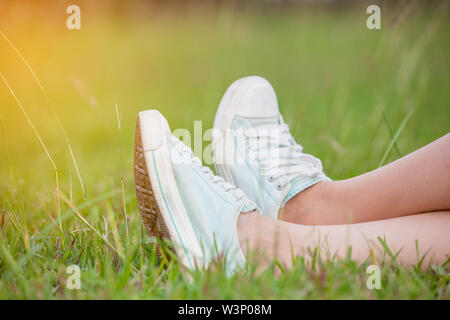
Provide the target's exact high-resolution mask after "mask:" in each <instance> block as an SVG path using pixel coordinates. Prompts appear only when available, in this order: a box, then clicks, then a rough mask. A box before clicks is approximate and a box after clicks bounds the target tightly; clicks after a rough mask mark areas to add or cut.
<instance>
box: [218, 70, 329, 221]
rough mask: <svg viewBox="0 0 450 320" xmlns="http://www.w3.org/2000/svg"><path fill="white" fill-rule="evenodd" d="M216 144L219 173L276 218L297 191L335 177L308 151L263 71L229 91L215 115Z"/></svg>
mask: <svg viewBox="0 0 450 320" xmlns="http://www.w3.org/2000/svg"><path fill="white" fill-rule="evenodd" d="M212 146H213V147H212V150H213V159H214V163H215V168H216V172H217V174H218V175H220V176H222V177H223V178H224V179H225V180H226V181H228V182H230V183H232V184H234V185H236V186H238V187H239V188H240V189H242V190H243V191H244V192H245V194H246V195H247V196H248V197H249V199H251V200H252V201H254V202H255V203H256V204H257V206H258V207H259V208H261V213H262V214H264V215H267V216H269V217H272V218H275V219H277V218H278V212H279V210H280V208H282V207H283V206H284V205H285V204H286V202H287V201H289V200H290V199H291V198H292V197H293V196H295V195H296V194H298V193H300V192H302V191H303V190H305V189H306V188H308V187H311V186H312V185H314V184H316V183H318V182H320V181H326V180H330V179H329V178H328V177H327V176H326V175H325V174H324V172H323V169H322V163H321V161H320V160H319V159H317V158H316V157H314V156H312V155H309V154H306V153H303V147H302V146H301V145H300V144H298V143H297V142H296V141H295V139H294V138H293V136H292V135H291V134H290V132H289V127H288V125H287V124H286V123H285V122H284V121H283V117H282V116H281V114H280V111H279V109H278V102H277V97H276V95H275V91H274V89H273V88H272V86H271V85H270V83H269V82H268V81H267V80H266V79H264V78H261V77H258V76H250V77H245V78H242V79H239V80H237V81H235V82H234V83H233V84H232V85H231V86H230V87H229V88H228V90H227V91H226V93H225V95H224V96H223V98H222V100H221V102H220V105H219V108H218V110H217V113H216V117H215V120H214V130H213V136H212Z"/></svg>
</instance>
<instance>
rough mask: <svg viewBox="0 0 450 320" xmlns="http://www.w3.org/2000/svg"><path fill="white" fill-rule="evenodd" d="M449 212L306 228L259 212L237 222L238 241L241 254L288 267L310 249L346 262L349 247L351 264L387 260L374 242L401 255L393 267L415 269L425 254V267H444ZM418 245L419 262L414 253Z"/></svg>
mask: <svg viewBox="0 0 450 320" xmlns="http://www.w3.org/2000/svg"><path fill="white" fill-rule="evenodd" d="M448 213H449V212H434V213H424V214H418V215H413V216H408V217H401V218H395V219H388V220H383V221H375V222H366V223H359V224H353V225H338V226H304V225H298V224H293V223H288V222H283V221H277V220H273V219H270V218H267V217H264V216H262V215H260V214H257V213H246V214H244V213H243V214H241V215H240V217H239V220H238V236H239V242H240V244H241V248H242V249H243V251H244V253H245V254H247V253H250V252H254V250H256V251H258V252H259V253H263V254H265V255H266V257H267V258H268V259H265V260H266V261H272V260H273V259H274V258H277V259H278V260H279V261H280V262H281V263H283V264H284V265H286V266H287V267H289V266H290V265H291V264H292V255H295V256H299V255H300V256H304V257H305V258H306V259H307V260H308V259H309V254H308V248H311V249H312V250H313V249H314V248H315V247H318V246H319V244H320V248H321V249H322V257H323V256H324V255H323V254H324V253H325V254H327V253H328V254H329V256H330V257H332V256H334V255H335V254H336V257H337V258H339V257H341V258H342V257H345V256H346V255H347V250H348V247H349V246H351V247H352V259H354V260H356V261H358V262H360V263H361V262H364V261H365V260H366V259H367V258H369V257H371V256H372V254H374V255H375V256H376V259H377V262H378V263H379V262H381V261H382V259H383V257H384V256H385V254H384V250H383V248H382V246H381V243H380V241H379V240H378V237H380V238H381V239H384V241H385V242H386V244H387V246H388V247H389V248H390V250H391V251H392V252H393V253H394V254H395V253H397V252H398V251H399V250H400V249H401V250H402V251H401V252H400V253H399V255H398V258H397V262H398V263H400V264H402V265H405V266H408V265H415V264H417V262H418V261H419V259H420V258H421V257H422V256H423V255H424V254H425V252H426V251H427V250H430V251H429V252H428V254H427V255H426V258H425V260H424V263H423V267H426V266H428V264H429V263H430V262H431V263H433V264H442V263H444V262H445V261H446V260H447V258H448V256H449V254H450V232H449V230H450V214H448ZM416 240H418V247H419V257H418V254H417V251H416ZM386 258H387V259H389V256H386Z"/></svg>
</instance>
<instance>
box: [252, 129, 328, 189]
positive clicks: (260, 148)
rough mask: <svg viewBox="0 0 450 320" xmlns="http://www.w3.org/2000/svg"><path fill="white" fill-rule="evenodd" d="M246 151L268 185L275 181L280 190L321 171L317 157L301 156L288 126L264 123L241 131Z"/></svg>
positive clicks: (301, 151)
mask: <svg viewBox="0 0 450 320" xmlns="http://www.w3.org/2000/svg"><path fill="white" fill-rule="evenodd" d="M244 137H245V139H246V141H247V146H248V149H249V151H250V152H251V153H253V154H254V159H255V160H256V161H258V162H259V163H260V174H261V175H265V176H267V179H268V180H269V181H270V182H274V181H275V180H278V183H277V186H276V187H277V189H278V190H281V189H282V188H284V187H285V186H286V185H287V184H288V183H290V182H291V181H292V180H294V179H295V178H297V177H315V176H318V175H320V174H321V173H322V172H323V171H322V170H323V168H322V162H321V161H320V160H319V159H317V158H316V157H314V156H312V155H310V154H306V153H303V147H302V146H301V145H300V144H298V143H297V142H296V141H295V139H294V137H293V136H292V135H291V134H290V132H289V126H288V125H287V124H285V123H284V122H283V121H281V123H280V124H264V125H259V126H257V127H255V128H252V129H247V130H245V131H244Z"/></svg>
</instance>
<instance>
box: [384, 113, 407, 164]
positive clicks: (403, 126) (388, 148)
mask: <svg viewBox="0 0 450 320" xmlns="http://www.w3.org/2000/svg"><path fill="white" fill-rule="evenodd" d="M413 113H414V109H411V110H410V111H409V112H408V114H407V115H406V117H405V118H404V119H403V121H402V123H401V124H400V126H399V127H398V129H397V132H396V133H395V135H394V137H393V138H392V139H391V142H390V143H389V146H388V147H387V149H386V151H385V152H384V155H383V157H382V158H381V161H380V163H379V164H378V168H379V167H381V166H382V165H384V163H385V161H386V159H387V157H388V156H389V154H390V153H391V150H392V148H393V147H394V145H395V143H396V142H397V140H398V138H399V136H400V134H401V133H402V131H403V129H404V128H405V126H406V123H407V122H408V120H409V118H411V116H412V114H413Z"/></svg>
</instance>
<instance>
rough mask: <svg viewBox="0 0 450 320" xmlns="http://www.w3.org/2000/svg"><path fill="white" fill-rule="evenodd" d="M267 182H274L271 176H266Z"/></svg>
mask: <svg viewBox="0 0 450 320" xmlns="http://www.w3.org/2000/svg"><path fill="white" fill-rule="evenodd" d="M267 181H269V182H274V181H275V179H274V177H273V176H268V177H267Z"/></svg>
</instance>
